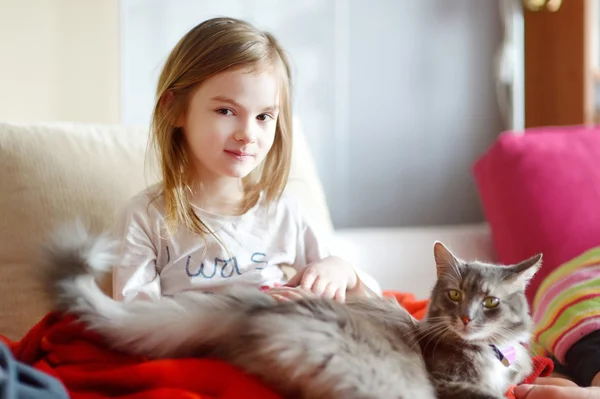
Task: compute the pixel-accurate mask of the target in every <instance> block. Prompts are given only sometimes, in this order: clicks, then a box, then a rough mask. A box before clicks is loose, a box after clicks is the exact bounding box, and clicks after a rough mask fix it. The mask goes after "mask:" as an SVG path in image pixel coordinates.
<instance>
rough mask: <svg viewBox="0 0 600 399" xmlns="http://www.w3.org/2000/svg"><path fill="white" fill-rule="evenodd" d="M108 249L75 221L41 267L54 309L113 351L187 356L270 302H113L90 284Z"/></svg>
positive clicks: (251, 298)
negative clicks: (100, 338)
mask: <svg viewBox="0 0 600 399" xmlns="http://www.w3.org/2000/svg"><path fill="white" fill-rule="evenodd" d="M114 245H115V244H114V243H113V242H111V241H110V240H109V239H108V237H107V236H102V235H101V236H91V235H90V234H89V233H88V232H87V231H86V229H85V228H84V227H83V225H82V224H81V223H78V224H76V225H74V226H70V227H67V228H63V229H60V230H58V231H57V232H56V233H55V234H53V235H52V236H51V237H50V239H49V242H48V243H47V244H46V245H45V246H44V247H43V249H44V251H43V256H42V259H43V265H41V266H42V267H43V269H44V270H45V276H46V280H45V283H46V286H47V289H48V292H49V293H50V294H51V295H52V299H53V301H54V305H55V308H57V309H58V310H62V311H64V312H66V313H72V314H75V315H77V316H78V317H79V319H80V320H81V321H83V322H84V323H86V324H87V326H88V327H89V328H91V329H92V330H94V331H96V332H97V333H99V334H100V335H102V336H103V337H104V338H105V339H106V341H107V343H108V344H109V345H111V346H112V347H114V348H115V349H119V350H123V351H126V352H128V353H137V354H144V355H146V356H150V357H155V358H160V357H177V356H189V355H190V353H193V352H195V351H201V350H205V349H208V348H211V347H218V346H219V343H220V342H223V340H227V339H228V337H229V336H230V334H232V333H233V332H235V330H236V329H237V328H238V326H239V323H240V321H241V320H242V317H243V314H244V312H247V311H248V310H249V309H250V308H252V307H257V306H268V305H269V304H271V303H274V302H275V301H274V300H273V299H272V298H270V297H269V296H268V295H265V294H261V293H259V292H257V291H256V290H252V291H249V290H244V289H238V290H236V291H235V292H231V293H229V294H204V293H198V292H189V293H182V294H179V295H177V296H174V297H163V298H161V299H160V300H155V301H150V300H134V301H131V302H121V301H115V300H114V299H112V298H111V297H108V296H106V295H105V294H104V293H103V292H102V290H101V289H100V288H99V287H98V285H97V284H96V281H95V277H96V276H97V275H99V274H102V273H105V272H107V271H109V270H110V268H111V265H112V264H113V261H114V257H113V254H114V253H115V252H114V251H113V248H114Z"/></svg>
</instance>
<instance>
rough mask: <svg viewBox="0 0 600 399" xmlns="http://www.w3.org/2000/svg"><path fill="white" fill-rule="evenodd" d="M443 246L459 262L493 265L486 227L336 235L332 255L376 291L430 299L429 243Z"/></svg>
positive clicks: (355, 231)
mask: <svg viewBox="0 0 600 399" xmlns="http://www.w3.org/2000/svg"><path fill="white" fill-rule="evenodd" d="M435 241H441V242H442V243H444V245H446V246H447V247H448V248H450V249H451V250H452V252H453V253H454V254H455V255H456V256H457V257H459V258H463V259H468V260H475V259H477V260H481V261H493V260H494V259H495V254H494V250H493V245H492V239H491V235H490V231H489V228H488V225H487V224H485V223H480V224H468V225H451V226H432V227H402V228H377V229H371V228H356V229H339V230H337V231H336V234H335V244H334V245H335V248H336V252H337V253H338V254H339V255H340V256H343V257H345V258H346V259H348V260H349V261H351V262H352V264H353V265H354V266H355V267H356V268H357V269H358V272H359V276H360V277H361V279H363V280H364V281H365V284H367V285H369V287H370V288H371V289H373V290H374V291H376V292H377V291H380V290H394V291H402V292H410V293H413V294H414V295H415V296H416V297H417V298H427V297H429V292H430V290H431V288H432V287H433V285H434V283H435V279H436V271H435V265H434V261H433V243H434V242H435Z"/></svg>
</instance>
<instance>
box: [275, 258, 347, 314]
mask: <svg viewBox="0 0 600 399" xmlns="http://www.w3.org/2000/svg"><path fill="white" fill-rule="evenodd" d="M357 280H358V278H357V276H356V272H355V271H354V269H353V268H352V266H351V265H350V264H349V263H348V262H347V261H345V260H343V259H341V258H338V257H336V256H330V257H328V258H325V259H322V260H320V261H318V262H315V263H312V264H310V265H308V266H306V267H305V268H304V269H302V270H300V271H299V272H298V273H296V275H295V276H294V277H292V278H291V279H290V281H289V282H288V284H287V286H291V287H300V288H302V289H304V290H306V291H309V292H312V293H313V294H314V295H316V296H319V297H322V298H333V299H335V300H336V301H338V302H342V303H343V302H345V300H346V290H352V289H353V288H354V287H355V286H356V285H357Z"/></svg>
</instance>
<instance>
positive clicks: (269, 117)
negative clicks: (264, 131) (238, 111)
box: [256, 114, 273, 122]
mask: <svg viewBox="0 0 600 399" xmlns="http://www.w3.org/2000/svg"><path fill="white" fill-rule="evenodd" d="M256 119H258V120H259V121H261V122H264V121H266V120H268V119H273V117H272V116H271V115H269V114H260V115H258V116H257V117H256Z"/></svg>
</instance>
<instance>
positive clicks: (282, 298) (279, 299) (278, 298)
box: [271, 294, 290, 302]
mask: <svg viewBox="0 0 600 399" xmlns="http://www.w3.org/2000/svg"><path fill="white" fill-rule="evenodd" d="M271 296H272V297H273V299H275V300H276V301H277V302H290V299H288V298H286V297H285V296H283V295H279V294H271Z"/></svg>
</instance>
